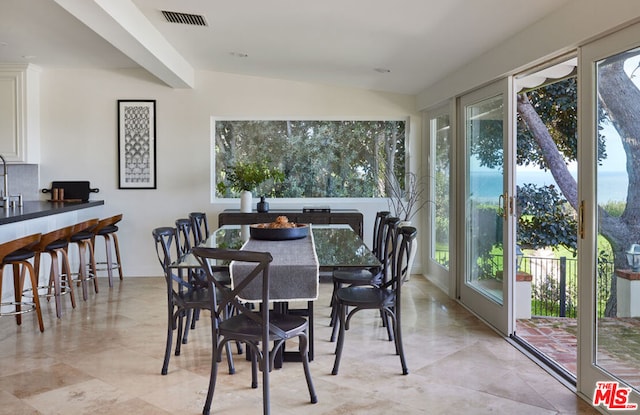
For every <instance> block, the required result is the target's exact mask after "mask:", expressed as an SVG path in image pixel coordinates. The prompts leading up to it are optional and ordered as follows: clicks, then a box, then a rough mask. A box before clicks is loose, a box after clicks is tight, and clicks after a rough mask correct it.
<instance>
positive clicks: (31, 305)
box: [0, 301, 36, 316]
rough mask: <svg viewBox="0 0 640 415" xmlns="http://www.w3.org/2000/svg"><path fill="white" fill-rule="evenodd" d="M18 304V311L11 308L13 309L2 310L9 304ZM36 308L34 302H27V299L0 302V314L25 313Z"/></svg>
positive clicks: (13, 314)
mask: <svg viewBox="0 0 640 415" xmlns="http://www.w3.org/2000/svg"><path fill="white" fill-rule="evenodd" d="M17 305H19V306H20V311H17V310H15V309H14V310H13V311H2V308H3V307H9V306H13V307H15V306H17ZM23 307H24V308H23ZM35 310H36V305H35V303H32V302H29V301H20V302H18V303H17V302H15V301H13V302H7V303H0V316H15V315H17V314H26V313H30V312H32V311H35Z"/></svg>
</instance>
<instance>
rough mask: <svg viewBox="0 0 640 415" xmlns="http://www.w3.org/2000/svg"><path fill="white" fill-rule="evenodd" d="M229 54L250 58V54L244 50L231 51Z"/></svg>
mask: <svg viewBox="0 0 640 415" xmlns="http://www.w3.org/2000/svg"><path fill="white" fill-rule="evenodd" d="M229 55H231V56H235V57H236V58H248V57H249V54H247V53H243V52H229Z"/></svg>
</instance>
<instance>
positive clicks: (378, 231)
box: [371, 211, 391, 259]
mask: <svg viewBox="0 0 640 415" xmlns="http://www.w3.org/2000/svg"><path fill="white" fill-rule="evenodd" d="M390 214H391V213H390V212H387V211H380V212H378V213H376V219H375V221H374V223H373V245H372V246H371V252H373V254H374V255H375V256H376V258H378V259H380V258H382V249H381V248H382V245H383V241H384V234H385V229H386V228H385V226H384V225H385V219H386V218H387V217H388V216H389V215H390Z"/></svg>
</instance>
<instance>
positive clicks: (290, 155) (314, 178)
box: [215, 120, 405, 198]
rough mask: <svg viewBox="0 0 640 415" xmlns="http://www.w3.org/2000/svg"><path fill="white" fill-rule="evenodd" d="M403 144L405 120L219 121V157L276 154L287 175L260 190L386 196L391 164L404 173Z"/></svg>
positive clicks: (220, 165) (221, 160)
mask: <svg viewBox="0 0 640 415" xmlns="http://www.w3.org/2000/svg"><path fill="white" fill-rule="evenodd" d="M404 144H405V122H404V121H351V120H346V121H318V120H288V121H287V120H283V121H233V120H231V121H217V122H216V140H215V158H216V161H215V163H216V171H217V172H220V171H223V170H224V169H225V168H226V167H227V166H230V165H236V164H238V163H247V162H255V161H263V160H273V161H274V163H273V165H272V167H276V168H278V169H280V170H281V171H283V172H284V174H285V179H284V181H282V182H280V183H277V184H275V185H274V186H273V188H272V189H262V188H260V187H259V188H258V190H257V192H258V193H259V194H273V195H274V196H277V197H291V198H300V197H383V196H386V195H387V194H388V192H387V189H386V188H385V182H384V180H383V178H384V177H385V176H384V174H385V172H386V171H387V169H391V170H393V171H395V172H396V173H397V174H398V177H404V168H405V154H404ZM267 190H273V192H267ZM230 195H233V194H224V195H223V194H221V193H218V196H230Z"/></svg>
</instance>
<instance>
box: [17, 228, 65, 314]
mask: <svg viewBox="0 0 640 415" xmlns="http://www.w3.org/2000/svg"><path fill="white" fill-rule="evenodd" d="M72 230H73V226H67V227H66V228H62V229H57V230H55V231H52V232H49V233H47V234H44V235H42V238H41V239H40V242H38V244H36V245H35V247H34V249H33V250H34V251H35V259H34V269H35V272H36V275H38V276H39V275H40V261H41V256H42V254H49V257H50V259H51V266H50V268H49V283H48V285H44V286H39V287H38V289H46V290H47V293H46V294H45V295H44V296H45V297H46V298H47V300H48V299H50V298H51V297H53V298H54V300H55V304H56V316H57V317H58V318H60V317H62V304H61V303H62V301H61V297H62V295H64V294H69V297H70V299H71V307H73V308H76V299H75V295H74V294H73V284H72V283H71V278H72V277H71V266H70V265H69V256H68V255H67V251H66V250H67V247H68V246H69V238H70V236H71V232H72ZM59 260H60V261H61V262H59ZM52 285H53V292H52V291H51V286H52ZM24 295H25V296H27V294H24ZM40 296H41V297H42V295H41V294H40Z"/></svg>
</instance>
